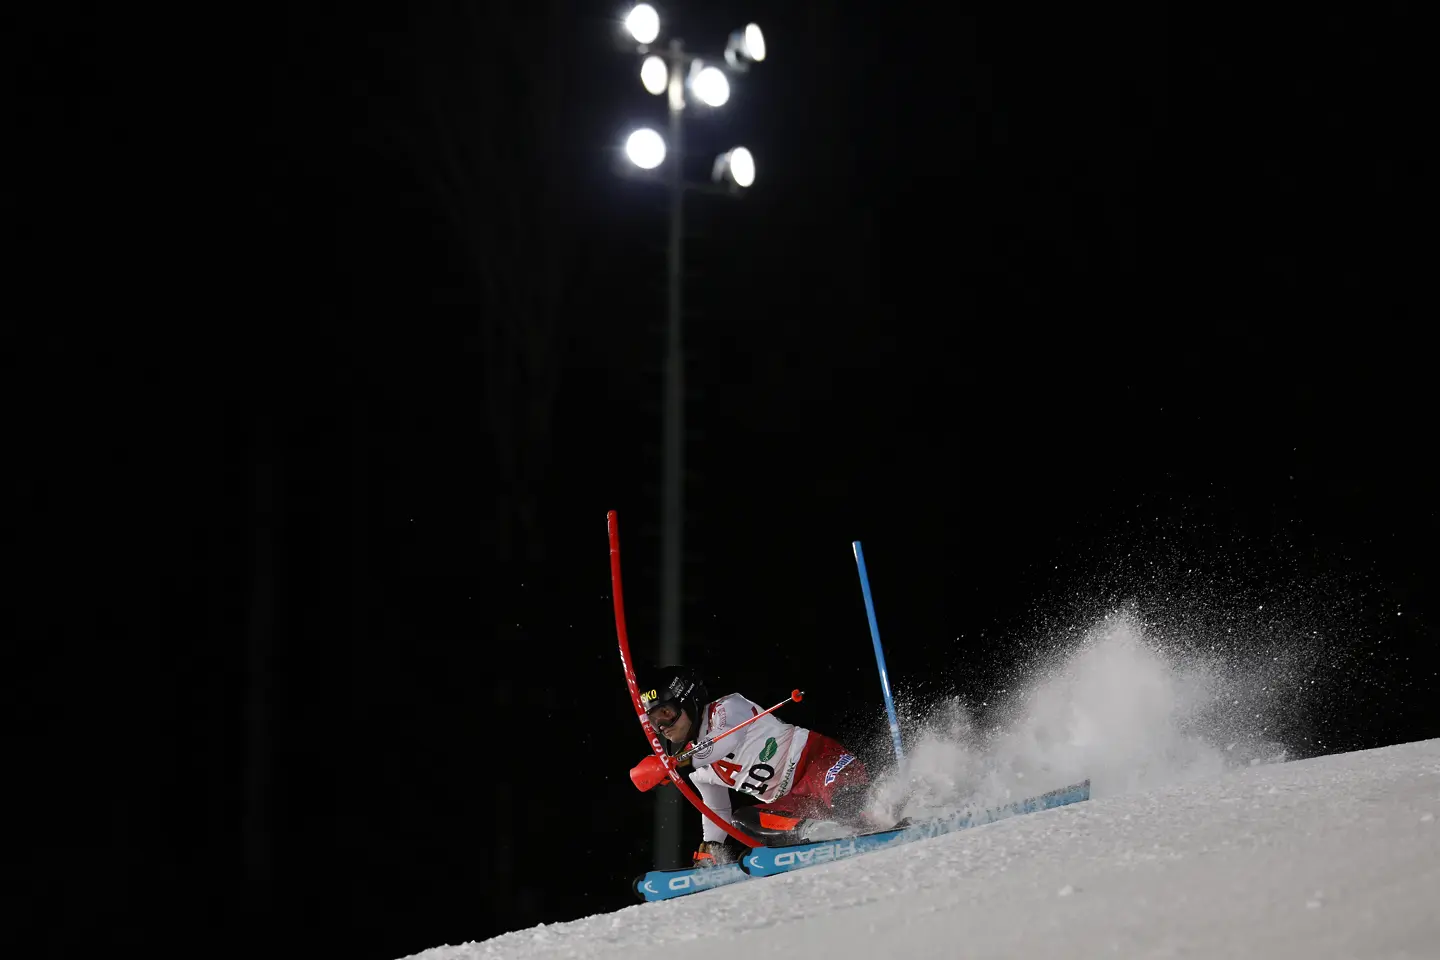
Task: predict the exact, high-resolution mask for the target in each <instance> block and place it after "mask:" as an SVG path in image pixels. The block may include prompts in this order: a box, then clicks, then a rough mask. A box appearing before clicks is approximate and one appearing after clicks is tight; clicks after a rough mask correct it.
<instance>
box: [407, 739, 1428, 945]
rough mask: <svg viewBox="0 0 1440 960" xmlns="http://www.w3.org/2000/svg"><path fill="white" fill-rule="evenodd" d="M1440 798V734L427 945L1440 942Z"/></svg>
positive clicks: (1099, 800)
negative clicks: (663, 899)
mask: <svg viewBox="0 0 1440 960" xmlns="http://www.w3.org/2000/svg"><path fill="white" fill-rule="evenodd" d="M1037 779H1038V778H1035V777H1034V775H1033V774H1032V776H1031V777H1030V778H1027V780H1028V782H1029V783H1030V785H1031V786H1033V787H1034V788H1035V790H1034V792H1037V793H1038V792H1042V791H1043V790H1045V789H1050V788H1053V787H1058V786H1063V785H1064V783H1062V782H1059V781H1056V782H1054V783H1049V782H1043V783H1042V782H1036V780H1037ZM1437 814H1440V740H1428V741H1424V742H1420V743H1412V744H1403V745H1399V746H1393V747H1385V748H1382V749H1378V750H1369V751H1362V752H1357V753H1348V754H1337V755H1332V756H1325V757H1316V758H1312V759H1307V760H1299V761H1292V762H1288V763H1271V764H1263V765H1256V766H1250V767H1248V768H1241V769H1238V770H1231V771H1229V772H1220V773H1218V774H1215V775H1213V776H1208V777H1206V778H1204V779H1186V780H1184V781H1182V782H1175V783H1170V784H1167V785H1164V786H1160V787H1156V788H1151V789H1140V790H1131V791H1129V792H1121V793H1118V794H1116V795H1109V796H1098V797H1096V798H1095V799H1092V800H1090V801H1088V802H1086V803H1081V804H1077V805H1075V806H1070V807H1065V808H1061V809H1058V810H1049V811H1045V812H1042V813H1037V814H1031V815H1028V816H1023V817H1018V818H1016V819H1012V820H1006V821H1002V822H999V823H994V824H990V825H987V826H984V827H979V828H976V829H972V830H967V831H962V832H960V833H955V834H951V835H949V836H945V837H938V838H935V839H933V840H927V841H920V842H917V843H914V844H910V845H907V846H905V847H900V848H896V849H892V850H884V851H880V852H877V853H873V854H868V855H865V856H862V857H858V858H856V859H854V860H849V861H842V862H839V863H833V864H827V865H824V866H819V867H812V868H809V869H805V870H800V871H797V872H794V873H790V874H785V875H782V876H779V877H770V878H766V879H763V880H749V881H745V882H743V883H739V884H735V885H733V886H730V887H723V888H719V889H716V890H710V891H706V892H704V893H699V894H694V895H692V896H689V897H684V898H681V899H678V900H674V901H670V902H667V903H656V904H637V905H636V906H633V907H628V908H626V909H623V910H619V911H617V912H615V913H609V914H600V915H596V916H592V917H587V918H584V919H581V920H575V921H572V922H568V923H558V924H551V925H548V926H545V925H542V926H539V927H535V928H532V929H529V930H521V931H516V932H512V933H507V934H504V935H503V936H499V937H495V938H493V939H491V940H487V941H484V942H481V943H472V944H466V945H464V946H458V947H438V948H435V949H431V950H426V951H424V952H422V953H419V954H415V956H416V957H417V958H422V960H472V958H502V957H503V958H510V960H540V958H561V957H564V958H577V960H580V958H583V960H592V958H593V960H607V958H615V960H621V958H623V960H648V958H656V960H659V958H665V960H674V958H676V957H684V958H685V960H709V958H715V960H722V958H723V960H733V958H735V957H744V958H745V960H757V958H765V957H777V958H778V957H784V958H786V960H794V958H796V957H826V958H828V960H847V958H855V960H876V958H883V957H904V958H906V960H919V958H927V957H936V958H940V957H944V958H952V957H1023V958H1041V957H1056V956H1086V957H1102V956H1117V957H1227V958H1229V957H1266V958H1304V960H1315V958H1324V957H1336V958H1340V957H1344V958H1368V957H1389V958H1440V821H1437V819H1436V817H1437Z"/></svg>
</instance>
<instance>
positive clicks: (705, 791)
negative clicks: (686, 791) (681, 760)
mask: <svg viewBox="0 0 1440 960" xmlns="http://www.w3.org/2000/svg"><path fill="white" fill-rule="evenodd" d="M690 782H691V784H693V785H694V787H695V789H696V791H697V792H699V794H700V799H701V800H703V801H705V806H707V807H709V808H710V809H711V810H714V811H715V815H716V816H717V817H719V818H720V819H721V820H724V821H725V822H726V823H729V822H730V813H731V805H730V788H729V787H727V786H725V784H723V783H721V782H719V778H718V777H716V776H715V774H714V773H712V772H711V770H710V768H709V767H702V768H700V769H699V770H696V771H695V773H694V774H693V775H692V776H691V777H690ZM700 823H701V825H702V826H703V827H704V831H705V832H704V837H705V839H706V840H724V839H725V838H726V837H727V836H729V834H727V833H726V832H725V831H724V830H721V829H720V827H719V826H718V825H717V824H716V823H715V821H713V820H711V819H710V818H709V817H706V816H703V815H702V816H701V817H700Z"/></svg>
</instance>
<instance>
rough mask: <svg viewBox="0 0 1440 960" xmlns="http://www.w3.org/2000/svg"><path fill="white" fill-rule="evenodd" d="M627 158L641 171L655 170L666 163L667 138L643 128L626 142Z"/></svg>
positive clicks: (631, 135)
mask: <svg viewBox="0 0 1440 960" xmlns="http://www.w3.org/2000/svg"><path fill="white" fill-rule="evenodd" d="M625 156H627V157H629V158H630V162H631V163H633V164H635V166H637V167H639V168H640V169H641V170H654V169H655V168H656V167H658V166H660V164H662V163H664V162H665V138H664V137H662V136H660V134H658V133H656V132H655V131H654V130H651V129H650V128H649V127H641V128H640V129H639V130H636V131H635V132H634V133H632V134H630V136H629V137H628V138H627V139H626V140H625Z"/></svg>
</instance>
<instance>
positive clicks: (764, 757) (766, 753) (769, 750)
mask: <svg viewBox="0 0 1440 960" xmlns="http://www.w3.org/2000/svg"><path fill="white" fill-rule="evenodd" d="M779 749H780V744H778V743H776V742H775V738H774V737H771V738H770V739H769V740H766V741H765V746H764V747H762V748H761V749H760V762H761V763H765V762H766V761H768V760H769V759H770V758H771V757H773V756H775V751H776V750H779Z"/></svg>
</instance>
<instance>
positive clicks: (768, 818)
mask: <svg viewBox="0 0 1440 960" xmlns="http://www.w3.org/2000/svg"><path fill="white" fill-rule="evenodd" d="M655 677H656V678H658V679H659V681H660V682H659V683H658V684H656V685H654V686H645V685H642V686H641V687H640V690H641V693H640V705H641V707H642V708H643V709H644V710H645V711H646V713H647V714H648V715H649V717H650V722H651V724H652V725H654V727H655V730H656V732H657V733H659V734H660V736H662V737H664V738H665V740H666V744H665V749H666V752H667V753H668V754H670V755H671V756H674V755H675V754H676V753H678V752H680V751H681V750H682V749H685V748H686V744H687V743H703V742H704V741H705V740H707V739H709V738H710V737H713V736H715V735H716V734H719V733H724V732H725V731H726V730H729V729H730V728H731V727H733V726H735V725H736V724H739V723H743V722H744V721H746V720H749V719H750V718H751V717H754V716H756V715H758V714H759V713H761V711H762V708H761V707H760V706H759V705H758V704H756V703H754V702H753V701H751V700H748V699H746V698H745V697H743V696H741V695H740V694H738V693H731V694H728V695H726V696H723V697H719V698H717V699H715V700H711V699H710V694H709V691H707V690H706V688H705V683H704V681H703V680H702V679H701V677H700V674H699V673H698V672H697V671H696V670H695V669H693V668H690V667H684V666H672V667H662V668H660V669H659V670H658V671H656V673H655ZM685 763H689V764H691V765H693V767H694V771H693V773H691V775H690V782H691V784H692V785H694V787H695V788H696V790H698V791H699V793H700V797H701V799H702V800H704V801H705V804H706V806H708V807H709V808H710V809H711V810H713V811H715V813H716V814H717V815H718V816H719V817H720V819H722V820H725V821H727V822H729V823H731V824H732V825H733V826H735V827H736V828H738V829H739V830H741V831H742V832H744V833H746V834H747V835H749V836H751V837H754V838H755V839H756V840H757V841H759V842H760V843H763V844H765V845H767V846H782V845H785V844H787V843H801V842H804V841H805V840H807V839H812V838H815V837H816V836H817V835H818V834H821V833H822V832H824V831H826V830H827V829H829V830H834V831H835V833H834V834H833V835H844V834H853V833H861V832H864V831H866V830H871V829H875V827H876V826H877V824H876V823H875V822H874V821H873V820H872V819H871V817H869V816H867V814H866V813H865V811H864V803H865V793H866V790H867V789H868V782H869V781H868V778H867V776H866V773H865V765H864V764H863V763H862V762H861V761H860V759H859V758H858V757H856V756H855V754H854V753H852V752H851V751H850V750H847V749H846V748H845V747H844V746H842V745H841V744H839V743H837V742H836V741H834V740H832V739H831V738H829V737H827V736H825V735H824V734H822V733H817V732H815V731H814V730H807V729H806V728H804V727H800V726H795V725H794V724H789V723H785V722H784V721H783V720H780V719H777V718H776V716H775V715H774V714H773V713H772V714H769V715H767V716H765V717H762V718H761V719H759V720H757V721H755V722H754V723H752V724H750V725H749V726H747V727H745V728H743V729H742V730H740V731H739V732H737V733H734V734H732V735H731V736H729V737H726V738H725V739H724V740H721V741H720V742H719V743H717V744H713V745H711V746H708V747H705V748H704V749H702V750H699V751H697V752H696V753H694V754H693V755H692V756H691V757H690V758H689V760H687V761H685ZM683 765H684V763H682V766H683ZM732 791H733V792H734V793H736V794H739V795H741V796H742V797H745V798H750V802H749V803H748V804H747V805H745V806H742V807H741V808H740V809H735V805H734V803H733V801H732ZM756 801H758V802H756ZM701 820H702V824H703V827H704V840H703V841H702V842H701V844H700V849H699V850H697V851H696V852H695V855H694V862H695V864H696V866H715V865H717V864H721V863H733V862H735V861H736V860H738V859H739V857H740V856H741V855H742V854H743V853H744V852H745V847H744V846H743V845H742V844H740V843H739V842H738V841H737V840H735V839H734V838H733V837H731V836H729V834H727V833H725V831H724V830H722V829H721V828H720V827H719V826H718V825H717V824H715V823H714V822H712V821H711V820H710V819H709V818H708V817H702V818H701ZM837 828H838V829H837Z"/></svg>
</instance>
